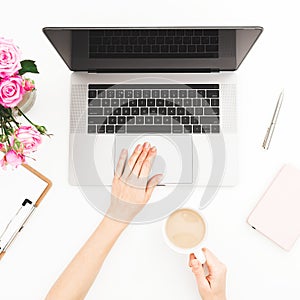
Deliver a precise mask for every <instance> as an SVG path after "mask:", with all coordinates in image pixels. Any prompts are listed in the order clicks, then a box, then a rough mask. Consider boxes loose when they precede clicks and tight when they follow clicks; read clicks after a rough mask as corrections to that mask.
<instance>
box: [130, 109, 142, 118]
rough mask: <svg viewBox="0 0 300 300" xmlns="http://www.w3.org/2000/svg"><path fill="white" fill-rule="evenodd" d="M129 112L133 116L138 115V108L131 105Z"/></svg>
mask: <svg viewBox="0 0 300 300" xmlns="http://www.w3.org/2000/svg"><path fill="white" fill-rule="evenodd" d="M131 114H132V115H133V116H138V115H139V114H140V109H139V108H138V107H132V108H131Z"/></svg>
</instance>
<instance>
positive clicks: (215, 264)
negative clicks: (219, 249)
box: [202, 248, 226, 274]
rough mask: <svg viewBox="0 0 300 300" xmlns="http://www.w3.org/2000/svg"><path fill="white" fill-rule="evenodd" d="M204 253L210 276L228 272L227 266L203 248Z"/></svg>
mask: <svg viewBox="0 0 300 300" xmlns="http://www.w3.org/2000/svg"><path fill="white" fill-rule="evenodd" d="M202 251H203V253H204V255H205V257H206V265H207V268H208V271H209V273H210V274H213V273H216V272H219V271H225V272H226V266H225V265H224V264H223V263H222V262H220V261H219V259H218V258H217V257H216V256H215V255H214V254H213V253H212V252H211V251H210V250H208V249H207V248H203V249H202Z"/></svg>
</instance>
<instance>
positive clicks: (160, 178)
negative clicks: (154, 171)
mask: <svg viewBox="0 0 300 300" xmlns="http://www.w3.org/2000/svg"><path fill="white" fill-rule="evenodd" d="M162 178H163V175H162V174H161V175H158V176H157V181H158V182H160V181H161V180H162Z"/></svg>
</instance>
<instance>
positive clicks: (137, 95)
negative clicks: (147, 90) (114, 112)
mask: <svg viewBox="0 0 300 300" xmlns="http://www.w3.org/2000/svg"><path fill="white" fill-rule="evenodd" d="M134 98H142V90H134Z"/></svg>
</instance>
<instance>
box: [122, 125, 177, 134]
mask: <svg viewBox="0 0 300 300" xmlns="http://www.w3.org/2000/svg"><path fill="white" fill-rule="evenodd" d="M127 133H171V125H147V126H145V125H139V126H138V125H135V126H130V125H128V126H127Z"/></svg>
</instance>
